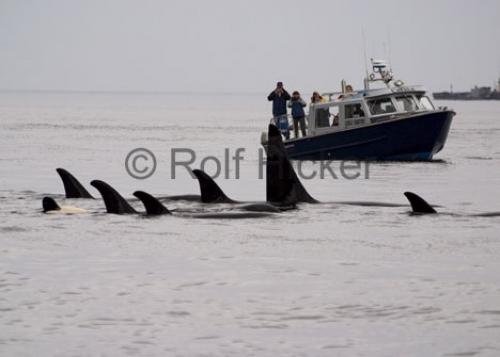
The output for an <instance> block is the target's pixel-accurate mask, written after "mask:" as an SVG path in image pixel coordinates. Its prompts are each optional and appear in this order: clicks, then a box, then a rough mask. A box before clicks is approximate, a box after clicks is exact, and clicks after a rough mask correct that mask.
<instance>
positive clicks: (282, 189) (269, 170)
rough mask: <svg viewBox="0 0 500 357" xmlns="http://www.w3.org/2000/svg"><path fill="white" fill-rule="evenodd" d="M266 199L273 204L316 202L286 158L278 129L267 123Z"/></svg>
mask: <svg viewBox="0 0 500 357" xmlns="http://www.w3.org/2000/svg"><path fill="white" fill-rule="evenodd" d="M266 152H267V159H266V200H267V202H270V203H272V204H275V205H294V204H296V203H299V202H305V203H318V201H317V200H315V199H314V198H313V197H311V195H310V194H309V193H308V192H307V191H306V189H305V188H304V186H302V183H301V182H300V180H299V178H298V177H297V174H296V173H295V170H294V168H293V166H292V163H291V162H290V160H289V159H288V156H287V153H286V150H285V146H284V144H283V139H282V137H281V133H280V131H279V129H278V128H277V127H276V126H275V125H273V124H269V129H268V133H267V148H266Z"/></svg>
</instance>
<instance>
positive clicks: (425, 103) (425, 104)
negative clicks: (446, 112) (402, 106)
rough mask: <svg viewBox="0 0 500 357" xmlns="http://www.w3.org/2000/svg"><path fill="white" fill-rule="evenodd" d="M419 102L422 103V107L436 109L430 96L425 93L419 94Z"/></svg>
mask: <svg viewBox="0 0 500 357" xmlns="http://www.w3.org/2000/svg"><path fill="white" fill-rule="evenodd" d="M417 100H418V103H419V104H420V108H422V109H427V110H434V105H433V104H432V102H431V100H430V99H429V97H427V96H425V95H417Z"/></svg>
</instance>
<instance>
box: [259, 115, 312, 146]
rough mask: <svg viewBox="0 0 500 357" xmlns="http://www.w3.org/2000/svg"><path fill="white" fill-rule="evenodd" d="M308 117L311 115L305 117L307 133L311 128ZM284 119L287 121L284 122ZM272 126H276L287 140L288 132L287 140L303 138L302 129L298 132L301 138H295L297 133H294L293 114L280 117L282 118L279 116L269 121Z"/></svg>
mask: <svg viewBox="0 0 500 357" xmlns="http://www.w3.org/2000/svg"><path fill="white" fill-rule="evenodd" d="M308 117H309V115H308V114H306V117H305V121H306V131H308V130H309V126H308V121H309V120H308ZM283 118H285V119H286V121H285V120H283ZM269 123H270V124H273V125H275V126H276V127H277V128H278V129H279V130H280V131H281V134H283V136H284V137H285V138H286V137H287V135H286V133H287V132H288V139H286V140H290V139H298V138H300V137H301V131H300V128H299V130H298V134H299V136H298V137H296V136H295V132H294V128H293V117H292V115H291V114H286V115H280V116H277V117H272V118H271V120H270V121H269Z"/></svg>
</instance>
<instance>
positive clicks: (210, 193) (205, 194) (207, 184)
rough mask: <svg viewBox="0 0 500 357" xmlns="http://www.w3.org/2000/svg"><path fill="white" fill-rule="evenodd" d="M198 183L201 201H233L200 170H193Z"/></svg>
mask: <svg viewBox="0 0 500 357" xmlns="http://www.w3.org/2000/svg"><path fill="white" fill-rule="evenodd" d="M193 174H195V176H196V178H197V179H198V183H199V184H200V192H201V202H203V203H235V202H236V201H233V200H232V199H230V198H229V197H227V196H226V194H225V193H224V192H223V191H222V190H221V188H220V187H219V185H217V184H216V183H215V181H214V180H213V179H212V178H211V177H210V176H209V175H207V174H206V173H205V172H204V171H202V170H193Z"/></svg>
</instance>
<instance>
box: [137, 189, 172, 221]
mask: <svg viewBox="0 0 500 357" xmlns="http://www.w3.org/2000/svg"><path fill="white" fill-rule="evenodd" d="M134 196H135V197H137V198H138V199H140V200H141V202H142V204H143V205H144V208H145V209H146V214H148V215H160V214H170V211H169V210H168V208H167V207H165V206H164V205H163V204H162V203H161V202H160V201H158V199H157V198H156V197H153V196H152V195H150V194H149V193H147V192H144V191H135V192H134Z"/></svg>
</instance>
